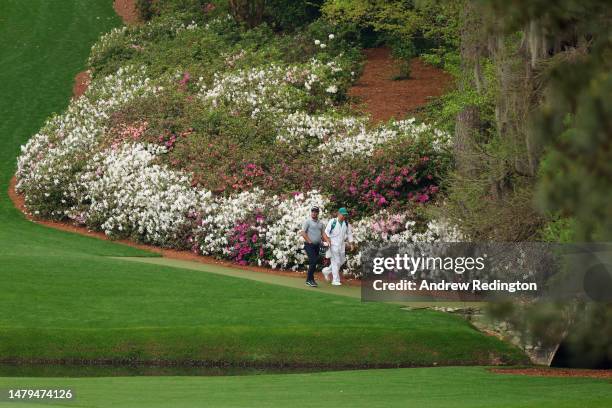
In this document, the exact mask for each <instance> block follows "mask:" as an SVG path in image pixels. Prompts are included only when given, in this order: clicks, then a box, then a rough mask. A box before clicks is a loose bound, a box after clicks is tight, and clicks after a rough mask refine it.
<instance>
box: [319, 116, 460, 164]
mask: <svg viewBox="0 0 612 408" xmlns="http://www.w3.org/2000/svg"><path fill="white" fill-rule="evenodd" d="M399 138H408V139H410V140H415V141H419V140H422V139H423V138H428V141H429V143H431V145H432V148H433V149H434V150H438V151H439V150H442V149H448V148H450V141H451V138H450V135H449V134H448V133H446V132H443V131H441V130H439V129H436V128H434V127H432V126H430V125H428V124H425V123H419V124H417V123H416V120H415V119H414V118H411V119H406V120H400V121H391V122H390V123H388V124H385V125H382V126H379V127H377V128H375V129H372V130H368V129H366V127H365V126H362V127H359V128H358V131H356V132H354V133H352V134H348V135H346V134H342V133H336V134H334V136H333V137H331V138H330V139H329V140H327V141H326V142H325V143H322V144H321V145H319V146H318V149H319V150H320V152H321V156H322V157H323V162H326V163H330V162H333V160H332V159H333V158H336V159H337V158H338V157H343V158H353V157H368V156H370V155H371V154H372V153H373V152H374V150H375V149H376V148H378V147H381V146H383V145H384V144H386V143H388V142H390V141H393V140H397V139H399Z"/></svg>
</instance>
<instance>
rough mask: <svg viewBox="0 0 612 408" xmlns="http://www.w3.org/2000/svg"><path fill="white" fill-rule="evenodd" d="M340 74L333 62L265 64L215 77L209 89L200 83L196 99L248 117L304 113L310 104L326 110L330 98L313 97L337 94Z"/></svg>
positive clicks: (330, 100) (339, 68)
mask: <svg viewBox="0 0 612 408" xmlns="http://www.w3.org/2000/svg"><path fill="white" fill-rule="evenodd" d="M342 70H343V69H342V68H341V67H340V66H339V64H337V63H336V62H334V61H331V62H328V63H325V64H324V63H322V62H321V61H319V60H317V59H312V60H311V61H310V62H309V63H308V64H302V65H290V66H282V65H278V64H269V65H267V66H264V67H257V68H251V69H247V70H240V71H237V72H228V73H221V74H219V73H216V74H215V77H214V80H213V83H212V85H210V86H206V84H204V83H203V81H201V82H200V84H199V85H200V87H201V91H200V98H201V99H202V100H203V101H204V102H206V103H209V104H211V105H212V106H213V107H215V108H217V107H227V108H229V109H231V110H234V111H237V112H240V113H243V114H244V113H247V114H250V115H251V116H252V117H257V116H258V115H261V114H268V115H282V114H288V113H292V112H296V111H299V110H304V109H305V108H306V107H307V106H306V105H308V102H313V101H319V103H322V104H323V105H328V106H330V105H331V104H332V99H331V98H320V97H317V96H320V95H321V94H325V93H328V94H332V93H333V94H335V93H336V92H337V91H338V84H337V83H336V82H335V80H336V74H338V73H339V72H342ZM330 91H333V92H330ZM315 97H317V98H315Z"/></svg>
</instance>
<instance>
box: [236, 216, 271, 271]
mask: <svg viewBox="0 0 612 408" xmlns="http://www.w3.org/2000/svg"><path fill="white" fill-rule="evenodd" d="M265 231H266V229H265V217H264V215H263V214H261V213H257V214H256V215H255V216H254V217H253V219H249V220H243V221H237V222H236V224H235V225H234V227H233V228H232V230H231V231H230V233H229V236H228V246H227V253H228V254H229V258H230V259H231V260H232V261H233V262H236V263H237V264H239V265H248V264H261V260H263V259H265Z"/></svg>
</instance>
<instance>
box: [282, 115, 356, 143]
mask: <svg viewBox="0 0 612 408" xmlns="http://www.w3.org/2000/svg"><path fill="white" fill-rule="evenodd" d="M365 124H366V118H361V117H353V116H349V117H343V118H338V117H335V116H330V115H309V114H308V113H306V112H295V113H292V114H290V115H288V116H287V117H285V118H283V119H282V121H281V125H280V127H279V130H278V134H277V136H276V140H277V141H278V142H283V143H288V144H292V145H296V144H297V145H306V146H311V145H314V146H316V145H319V144H320V143H324V142H326V141H327V140H329V139H330V138H331V137H332V136H333V137H336V138H343V137H349V136H351V135H354V134H356V133H359V132H361V131H363V130H364V129H365Z"/></svg>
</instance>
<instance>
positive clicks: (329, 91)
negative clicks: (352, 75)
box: [325, 85, 338, 94]
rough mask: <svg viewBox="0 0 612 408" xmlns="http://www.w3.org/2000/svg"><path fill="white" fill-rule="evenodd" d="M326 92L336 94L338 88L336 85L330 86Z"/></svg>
mask: <svg viewBox="0 0 612 408" xmlns="http://www.w3.org/2000/svg"><path fill="white" fill-rule="evenodd" d="M325 92H327V93H331V94H335V93H336V92H338V87H337V86H336V85H330V86H328V87H327V88H326V89H325Z"/></svg>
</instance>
